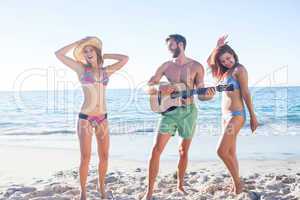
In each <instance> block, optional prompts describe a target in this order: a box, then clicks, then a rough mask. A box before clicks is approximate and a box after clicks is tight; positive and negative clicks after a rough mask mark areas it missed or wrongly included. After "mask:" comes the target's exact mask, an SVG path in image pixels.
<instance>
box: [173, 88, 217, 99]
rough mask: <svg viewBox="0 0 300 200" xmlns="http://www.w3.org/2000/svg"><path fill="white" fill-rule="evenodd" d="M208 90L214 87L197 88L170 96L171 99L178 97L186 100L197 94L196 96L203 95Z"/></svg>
mask: <svg viewBox="0 0 300 200" xmlns="http://www.w3.org/2000/svg"><path fill="white" fill-rule="evenodd" d="M209 88H215V87H207V88H198V89H192V90H185V91H180V92H175V93H173V94H171V96H172V98H178V97H181V98H188V97H191V96H194V95H195V94H198V95H202V94H205V93H206V91H207V90H208V89H209Z"/></svg>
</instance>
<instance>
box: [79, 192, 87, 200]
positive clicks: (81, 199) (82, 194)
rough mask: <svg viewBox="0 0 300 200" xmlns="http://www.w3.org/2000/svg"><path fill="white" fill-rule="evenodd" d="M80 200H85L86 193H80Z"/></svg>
mask: <svg viewBox="0 0 300 200" xmlns="http://www.w3.org/2000/svg"><path fill="white" fill-rule="evenodd" d="M80 200H86V191H81V192H80Z"/></svg>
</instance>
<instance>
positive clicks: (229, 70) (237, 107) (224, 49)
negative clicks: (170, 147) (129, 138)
mask: <svg viewBox="0 0 300 200" xmlns="http://www.w3.org/2000/svg"><path fill="white" fill-rule="evenodd" d="M226 38H227V36H223V37H221V38H219V40H218V42H217V47H216V48H215V49H214V50H213V52H212V54H211V55H210V56H209V58H208V60H207V63H208V65H209V67H210V69H211V72H212V76H213V77H214V78H215V79H217V81H218V82H223V83H225V84H232V85H233V87H234V90H233V91H227V92H223V96H222V136H221V138H220V141H219V145H218V150H217V153H218V155H219V157H220V158H221V159H222V160H223V162H224V164H225V165H226V167H227V169H228V170H229V173H230V175H231V178H232V182H233V185H232V186H231V188H230V191H231V192H234V193H235V194H239V193H241V192H242V191H243V184H242V183H241V180H240V175H239V164H238V160H237V156H236V139H237V135H238V133H239V131H240V129H241V128H242V127H243V125H244V123H245V121H246V110H245V106H244V102H245V104H246V106H247V108H248V111H249V114H250V126H251V130H252V132H254V131H255V129H256V128H257V126H258V121H257V118H256V115H255V113H254V108H253V104H252V100H251V95H250V91H249V88H248V73H247V70H246V68H245V67H244V66H243V65H241V64H240V63H239V59H238V56H237V54H236V53H235V51H234V50H233V49H232V48H231V47H230V46H229V45H227V42H226Z"/></svg>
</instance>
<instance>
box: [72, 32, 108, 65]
mask: <svg viewBox="0 0 300 200" xmlns="http://www.w3.org/2000/svg"><path fill="white" fill-rule="evenodd" d="M86 46H93V47H96V48H98V49H100V50H102V41H101V40H100V39H99V38H97V37H88V38H87V39H84V40H83V41H82V42H80V43H79V44H78V45H77V46H76V47H75V49H74V51H73V56H74V58H75V59H76V60H77V61H79V62H83V63H85V62H86V61H85V58H84V56H83V53H82V50H83V48H84V47H86Z"/></svg>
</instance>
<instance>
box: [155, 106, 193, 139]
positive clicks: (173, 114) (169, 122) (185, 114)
mask: <svg viewBox="0 0 300 200" xmlns="http://www.w3.org/2000/svg"><path fill="white" fill-rule="evenodd" d="M197 114H198V111H197V107H196V106H195V104H190V105H187V106H181V107H178V108H176V109H174V110H172V111H169V112H167V113H164V114H162V117H161V119H160V121H159V125H158V131H159V133H160V134H165V133H167V134H171V135H172V136H174V135H175V134H176V131H178V134H179V136H181V137H182V138H184V139H191V138H192V137H193V135H194V133H195V129H196V123H197Z"/></svg>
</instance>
